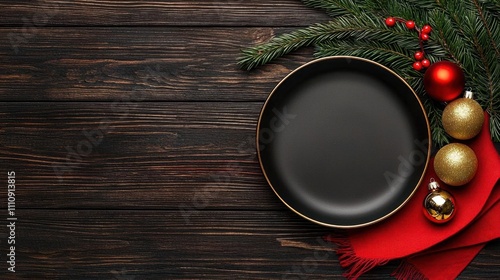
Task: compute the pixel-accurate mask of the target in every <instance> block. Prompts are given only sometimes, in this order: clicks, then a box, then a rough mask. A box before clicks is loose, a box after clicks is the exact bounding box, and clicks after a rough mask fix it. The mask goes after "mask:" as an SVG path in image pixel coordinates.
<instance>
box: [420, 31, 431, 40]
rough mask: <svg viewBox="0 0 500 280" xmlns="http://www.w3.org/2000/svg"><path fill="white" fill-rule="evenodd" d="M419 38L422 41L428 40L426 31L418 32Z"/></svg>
mask: <svg viewBox="0 0 500 280" xmlns="http://www.w3.org/2000/svg"><path fill="white" fill-rule="evenodd" d="M420 39H422V41H427V40H429V34H427V33H422V34H420Z"/></svg>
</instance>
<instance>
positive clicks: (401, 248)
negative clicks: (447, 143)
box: [326, 115, 500, 279]
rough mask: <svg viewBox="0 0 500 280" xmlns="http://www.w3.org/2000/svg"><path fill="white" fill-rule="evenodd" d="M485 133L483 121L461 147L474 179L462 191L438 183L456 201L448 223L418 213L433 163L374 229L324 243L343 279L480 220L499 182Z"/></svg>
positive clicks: (497, 160) (499, 169) (498, 163)
mask: <svg viewBox="0 0 500 280" xmlns="http://www.w3.org/2000/svg"><path fill="white" fill-rule="evenodd" d="M488 128H489V117H488V115H486V118H485V124H484V126H483V129H482V131H481V133H480V134H479V135H478V136H477V137H476V138H475V139H473V140H470V141H468V142H465V143H466V144H468V145H469V147H471V148H472V149H473V150H474V152H475V153H476V156H477V158H478V161H479V168H478V171H477V173H476V176H475V177H474V179H473V180H472V181H471V182H470V183H468V184H467V185H465V186H462V187H448V186H446V185H445V184H443V183H441V186H442V188H443V189H445V190H448V191H449V192H451V193H452V194H453V196H454V197H455V201H456V207H457V212H456V215H455V217H454V218H453V219H452V220H451V221H449V222H448V223H446V224H434V223H432V222H430V221H429V220H427V219H426V218H425V217H424V215H423V213H422V211H423V209H422V207H423V206H422V203H423V200H424V198H425V197H426V195H427V194H428V190H427V185H428V183H429V182H430V179H431V178H435V179H436V180H437V176H436V174H435V172H434V168H433V159H432V160H431V161H430V163H429V167H428V169H427V171H426V174H425V176H424V179H423V180H422V182H421V185H420V186H419V187H418V189H417V191H416V192H415V194H414V195H413V197H412V198H411V199H410V200H409V201H408V203H407V204H406V205H405V206H404V207H403V208H401V209H400V210H399V211H398V212H397V213H395V214H394V215H392V216H391V217H390V218H388V219H386V220H384V221H382V222H380V223H377V224H374V225H372V226H369V227H365V228H360V229H354V230H347V231H345V234H342V235H339V234H333V235H329V236H327V237H326V239H327V240H329V241H332V242H334V243H336V244H337V245H338V249H337V254H338V255H339V261H340V265H341V266H342V267H344V268H346V272H345V273H344V276H346V277H347V278H350V279H356V278H358V277H359V276H361V275H362V274H363V273H365V272H367V271H369V270H371V269H373V268H374V267H376V266H379V265H383V264H385V263H387V262H388V261H390V260H394V259H401V258H405V257H409V256H412V255H415V254H416V253H419V252H423V251H424V250H427V249H429V248H431V247H433V246H434V245H436V244H438V243H441V242H443V241H444V240H446V239H449V238H450V237H452V236H453V235H455V234H457V233H458V232H460V231H461V230H463V229H464V228H466V227H467V226H468V225H469V224H471V223H472V222H473V221H474V220H475V219H476V218H477V217H478V215H479V214H480V212H481V210H482V209H483V207H484V206H485V205H486V203H487V200H488V198H489V197H490V194H491V193H492V190H493V187H494V186H495V183H496V182H497V180H498V179H499V178H500V157H499V155H498V153H497V151H496V149H495V147H494V146H493V142H492V141H491V138H490V133H489V129H488ZM477 230H478V232H476V234H479V235H482V234H483V231H486V230H487V229H486V228H485V229H477ZM460 242H461V241H460ZM456 245H457V247H458V246H460V244H456ZM471 250H472V249H471Z"/></svg>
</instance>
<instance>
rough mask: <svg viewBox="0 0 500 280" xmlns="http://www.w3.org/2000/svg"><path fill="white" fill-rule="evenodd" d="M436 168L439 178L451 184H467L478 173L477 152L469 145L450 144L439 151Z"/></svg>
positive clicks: (435, 162) (435, 160)
mask: <svg viewBox="0 0 500 280" xmlns="http://www.w3.org/2000/svg"><path fill="white" fill-rule="evenodd" d="M434 170H435V171H436V174H437V176H438V177H439V179H441V181H443V182H444V183H446V184H448V185H450V186H461V185H465V184H467V183H468V182H470V180H472V178H474V175H476V171H477V157H476V154H475V153H474V151H473V150H472V149H471V148H469V147H468V146H467V145H464V144H460V143H452V144H448V145H446V146H444V147H442V148H441V149H440V150H439V151H438V152H437V154H436V157H435V158H434Z"/></svg>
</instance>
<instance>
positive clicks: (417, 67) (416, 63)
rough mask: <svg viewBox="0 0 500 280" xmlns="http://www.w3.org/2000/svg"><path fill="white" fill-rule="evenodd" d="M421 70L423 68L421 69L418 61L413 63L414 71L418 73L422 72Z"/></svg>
mask: <svg viewBox="0 0 500 280" xmlns="http://www.w3.org/2000/svg"><path fill="white" fill-rule="evenodd" d="M422 68H423V67H422V63H420V61H415V62H414V63H413V69H415V70H417V71H420V70H422Z"/></svg>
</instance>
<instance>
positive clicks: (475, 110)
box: [443, 91, 484, 140]
mask: <svg viewBox="0 0 500 280" xmlns="http://www.w3.org/2000/svg"><path fill="white" fill-rule="evenodd" d="M483 122H484V113H483V109H482V108H481V106H480V105H479V103H477V102H476V101H475V100H474V99H472V92H470V91H468V92H466V96H465V97H464V98H459V99H456V100H455V101H453V102H451V103H450V104H448V105H447V106H446V107H445V108H444V111H443V127H444V130H445V131H446V133H448V134H449V135H450V136H451V137H453V138H455V139H459V140H467V139H471V138H473V137H474V136H476V135H478V134H479V132H480V131H481V128H482V127H483Z"/></svg>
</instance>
